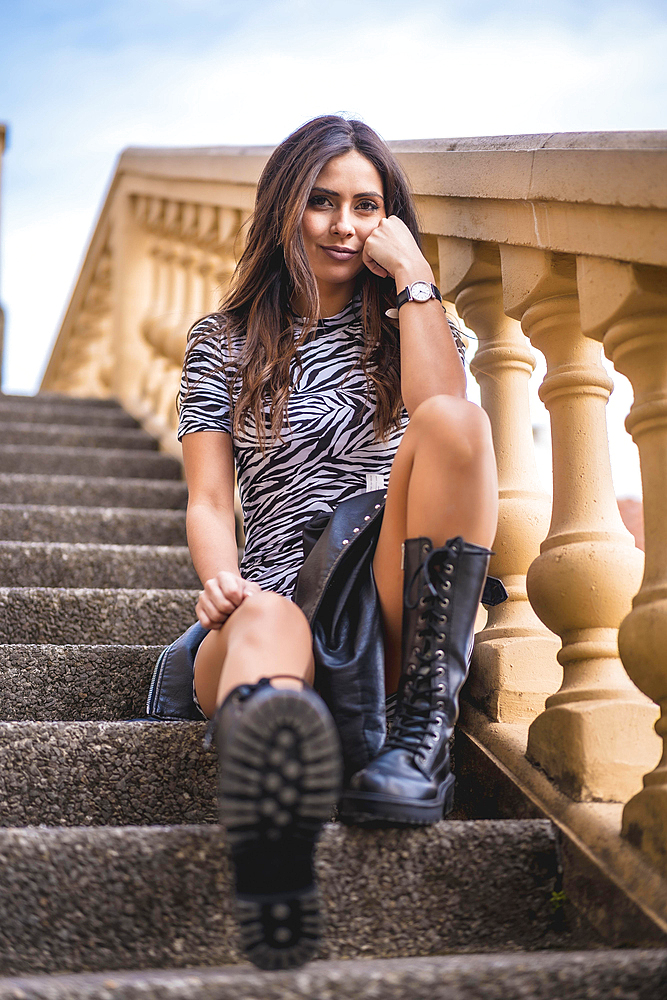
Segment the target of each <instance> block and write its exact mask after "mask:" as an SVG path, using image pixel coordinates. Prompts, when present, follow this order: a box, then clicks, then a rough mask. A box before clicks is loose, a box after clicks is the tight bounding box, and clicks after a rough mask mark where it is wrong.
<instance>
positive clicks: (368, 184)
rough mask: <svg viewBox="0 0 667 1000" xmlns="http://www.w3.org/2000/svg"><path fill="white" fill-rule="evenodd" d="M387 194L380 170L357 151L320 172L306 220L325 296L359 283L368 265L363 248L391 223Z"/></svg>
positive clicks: (315, 268)
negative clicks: (381, 225)
mask: <svg viewBox="0 0 667 1000" xmlns="http://www.w3.org/2000/svg"><path fill="white" fill-rule="evenodd" d="M383 195H384V191H383V184H382V177H381V175H380V173H379V171H378V170H377V168H376V167H374V166H373V164H372V163H371V162H370V160H367V159H366V157H365V156H362V155H361V153H358V152H357V151H356V150H352V151H350V152H349V153H344V154H343V155H342V156H336V157H334V158H333V159H332V160H329V162H328V163H327V164H325V166H324V167H323V168H322V170H320V172H319V174H318V176H317V180H316V181H315V185H314V187H313V190H312V191H311V193H310V197H309V198H308V204H307V206H306V210H305V212H304V213H303V218H302V220H301V232H302V235H303V242H304V246H305V248H306V253H307V255H308V260H309V262H310V266H311V268H312V270H313V274H314V275H315V279H316V281H317V283H318V286H319V288H320V292H323V291H324V290H325V289H326V288H328V287H331V286H332V285H344V284H346V283H349V284H350V285H353V284H354V279H355V278H356V276H357V275H358V274H359V272H360V271H361V270H362V268H363V266H364V265H363V262H362V259H361V252H362V250H363V247H364V243H365V242H366V239H367V238H368V236H370V234H371V233H372V232H373V230H374V229H375V227H376V226H377V225H378V224H379V222H380V220H381V219H384V218H386V213H385V207H384V197H383Z"/></svg>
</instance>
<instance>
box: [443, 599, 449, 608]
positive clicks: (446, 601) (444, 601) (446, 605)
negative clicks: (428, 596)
mask: <svg viewBox="0 0 667 1000" xmlns="http://www.w3.org/2000/svg"><path fill="white" fill-rule="evenodd" d="M442 606H443V608H448V607H449V598H448V597H443V599H442Z"/></svg>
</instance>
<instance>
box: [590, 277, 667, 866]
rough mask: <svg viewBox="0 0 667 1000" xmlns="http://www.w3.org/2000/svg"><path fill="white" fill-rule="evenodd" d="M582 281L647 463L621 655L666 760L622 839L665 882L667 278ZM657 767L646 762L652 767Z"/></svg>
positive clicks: (629, 813)
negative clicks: (638, 580)
mask: <svg viewBox="0 0 667 1000" xmlns="http://www.w3.org/2000/svg"><path fill="white" fill-rule="evenodd" d="M577 277H578V282H579V294H580V296H581V303H582V325H583V326H584V329H585V332H586V334H587V336H589V337H595V339H596V340H602V341H603V343H604V348H605V353H606V354H607V357H609V358H610V360H611V361H612V362H613V363H614V366H615V367H616V368H617V369H618V371H620V372H623V374H624V375H627V377H628V378H629V379H630V382H631V383H632V388H633V390H634V403H633V406H632V408H631V410H630V413H629V415H628V418H627V420H626V427H627V429H628V431H629V432H630V433H631V434H632V438H633V440H634V441H635V443H636V445H637V447H638V449H639V457H640V462H641V473H642V489H643V494H644V530H645V536H646V542H645V544H646V564H645V568H644V578H643V581H642V585H641V589H640V591H639V593H638V594H637V595H636V597H635V598H634V601H633V610H632V611H631V612H630V614H629V615H628V616H627V618H625V620H624V621H623V623H622V625H621V628H620V632H619V649H620V653H621V659H622V661H623V664H624V666H625V668H626V670H627V672H628V674H629V675H630V677H631V678H632V680H633V681H634V682H635V683H636V684H637V685H638V687H639V688H641V690H642V691H644V692H645V693H646V694H647V695H648V696H649V697H650V698H651V699H652V700H653V701H654V702H656V704H657V705H658V706H660V708H661V710H662V711H661V715H660V718H659V719H658V722H657V723H656V727H655V728H656V732H657V733H658V735H659V737H661V738H662V740H663V745H662V747H661V749H662V751H663V753H662V758H661V760H660V762H659V763H658V765H657V767H656V768H655V770H653V771H650V773H648V774H646V776H645V777H644V787H643V788H642V789H641V791H639V792H638V793H637V794H636V795H635V796H634V797H633V798H632V799H631V800H630V801H629V802H628V803H627V805H626V807H625V810H624V812H623V833H624V835H625V836H626V837H627V838H628V839H629V840H630V841H631V843H633V844H634V845H635V846H636V847H639V848H641V849H642V850H643V851H645V852H646V853H647V854H648V856H649V857H650V858H651V860H652V861H653V862H654V863H655V864H656V865H657V866H658V867H659V868H661V869H662V871H663V873H664V874H666V875H667V657H666V655H665V651H666V650H667V519H666V518H665V497H667V275H666V273H665V271H664V270H660V269H658V268H655V267H644V266H633V265H631V264H625V263H619V262H617V261H612V260H598V259H594V258H593V259H591V258H588V259H587V258H582V259H581V260H579V261H578V265H577ZM635 738H636V737H635ZM656 756H658V755H657V754H656ZM652 763H653V762H652V761H651V760H650V758H648V757H647V758H646V766H647V768H650V767H651V765H652Z"/></svg>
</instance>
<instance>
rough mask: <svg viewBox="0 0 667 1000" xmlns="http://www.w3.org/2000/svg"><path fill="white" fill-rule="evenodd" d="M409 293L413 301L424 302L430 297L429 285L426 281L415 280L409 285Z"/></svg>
mask: <svg viewBox="0 0 667 1000" xmlns="http://www.w3.org/2000/svg"><path fill="white" fill-rule="evenodd" d="M410 294H411V296H412V298H413V299H414V301H415V302H426V300H427V299H430V298H432V292H431V286H430V285H429V283H428V282H427V281H415V282H413V283H412V284H411V285H410Z"/></svg>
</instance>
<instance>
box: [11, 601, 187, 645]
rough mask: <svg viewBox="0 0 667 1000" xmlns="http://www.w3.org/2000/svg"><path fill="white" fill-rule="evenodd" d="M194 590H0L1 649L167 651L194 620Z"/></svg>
mask: <svg viewBox="0 0 667 1000" xmlns="http://www.w3.org/2000/svg"><path fill="white" fill-rule="evenodd" d="M197 596H198V591H196V590H121V589H119V590H99V589H97V588H95V589H72V590H69V589H60V590H57V589H54V588H50V587H2V588H0V643H54V644H56V645H62V644H70V643H72V644H74V645H88V644H91V643H92V644H96V643H103V644H105V645H106V644H108V643H112V644H114V645H115V644H120V645H126V644H129V645H133V644H135V643H141V644H142V645H147V646H157V645H166V644H167V643H168V642H172V641H173V640H174V639H175V638H176V636H178V635H180V634H181V632H184V631H185V630H186V628H189V627H190V625H192V624H193V622H194V621H195V620H196V616H195V603H196V601H197Z"/></svg>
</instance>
